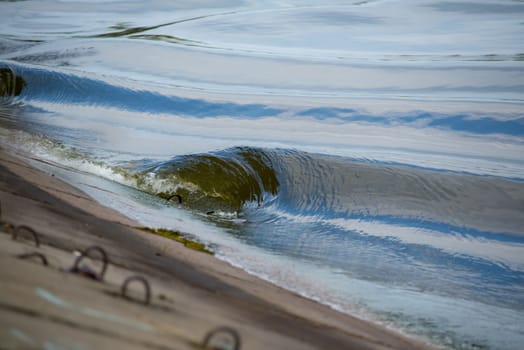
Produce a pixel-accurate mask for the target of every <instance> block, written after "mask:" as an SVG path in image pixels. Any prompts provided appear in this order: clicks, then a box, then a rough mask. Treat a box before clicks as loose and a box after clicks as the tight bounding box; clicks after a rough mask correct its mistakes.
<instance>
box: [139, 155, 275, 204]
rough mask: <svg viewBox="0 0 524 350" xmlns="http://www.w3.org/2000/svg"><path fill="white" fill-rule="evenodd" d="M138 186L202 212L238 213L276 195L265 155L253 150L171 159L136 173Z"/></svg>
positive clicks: (272, 169) (270, 166)
mask: <svg viewBox="0 0 524 350" xmlns="http://www.w3.org/2000/svg"><path fill="white" fill-rule="evenodd" d="M139 187H142V188H143V189H145V190H146V191H148V192H152V193H154V194H156V195H158V196H160V197H163V198H165V199H169V198H173V200H175V201H176V200H177V198H174V197H173V196H180V197H181V200H182V202H183V203H184V205H187V206H190V207H192V208H195V209H198V210H203V211H219V210H220V211H239V210H240V209H241V208H242V206H243V205H244V204H245V203H247V202H258V204H260V203H261V202H262V201H263V197H264V194H265V193H267V194H271V195H276V194H277V192H278V187H279V181H278V179H277V174H276V172H275V170H274V168H273V165H272V162H271V159H270V156H269V154H267V153H265V152H264V151H262V150H259V149H254V148H232V149H228V150H224V151H221V152H217V153H207V154H196V155H187V156H180V157H175V158H173V159H171V160H169V161H167V162H163V163H162V164H160V165H157V166H154V167H151V168H148V169H146V170H145V171H143V172H142V173H141V174H140V181H139Z"/></svg>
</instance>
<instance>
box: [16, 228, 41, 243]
mask: <svg viewBox="0 0 524 350" xmlns="http://www.w3.org/2000/svg"><path fill="white" fill-rule="evenodd" d="M22 230H25V231H27V232H29V233H30V234H31V235H32V236H33V239H34V240H35V245H36V246H37V247H40V240H39V239H38V235H37V234H36V232H35V230H33V229H32V228H31V227H29V226H25V225H21V226H18V227H16V228H15V229H14V230H13V232H12V233H11V238H12V239H13V240H16V238H17V237H18V234H19V233H20V231H22Z"/></svg>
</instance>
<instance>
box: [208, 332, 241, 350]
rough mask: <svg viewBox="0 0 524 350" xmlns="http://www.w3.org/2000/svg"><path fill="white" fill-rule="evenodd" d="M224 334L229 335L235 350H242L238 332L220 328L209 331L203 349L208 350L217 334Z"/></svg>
mask: <svg viewBox="0 0 524 350" xmlns="http://www.w3.org/2000/svg"><path fill="white" fill-rule="evenodd" d="M222 333H224V334H228V335H229V336H230V337H231V338H232V339H233V349H234V350H240V346H241V341H240V334H238V332H237V331H236V330H235V329H233V328H231V327H218V328H215V329H213V330H211V331H209V332H208V333H207V334H206V336H205V338H204V342H203V343H202V347H203V348H204V349H208V347H209V345H210V342H211V339H212V338H214V337H215V336H216V335H217V334H222ZM213 349H219V348H217V347H213Z"/></svg>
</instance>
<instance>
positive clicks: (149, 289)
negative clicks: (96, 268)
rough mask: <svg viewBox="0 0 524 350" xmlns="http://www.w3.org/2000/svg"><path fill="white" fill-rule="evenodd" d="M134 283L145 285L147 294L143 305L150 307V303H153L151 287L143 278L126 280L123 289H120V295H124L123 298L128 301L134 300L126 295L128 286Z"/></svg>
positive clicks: (133, 277)
mask: <svg viewBox="0 0 524 350" xmlns="http://www.w3.org/2000/svg"><path fill="white" fill-rule="evenodd" d="M132 281H139V282H142V284H143V285H144V291H145V293H146V295H145V298H144V300H143V303H144V305H149V303H150V302H151V287H150V286H149V282H148V281H147V280H146V279H145V278H144V277H142V276H131V277H128V278H126V279H125V281H124V283H122V288H121V289H120V294H121V295H122V297H124V298H126V299H132V298H130V297H128V296H127V295H126V293H127V286H128V285H129V283H131V282H132Z"/></svg>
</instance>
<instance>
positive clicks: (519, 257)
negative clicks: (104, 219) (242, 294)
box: [0, 0, 524, 349]
mask: <svg viewBox="0 0 524 350" xmlns="http://www.w3.org/2000/svg"><path fill="white" fill-rule="evenodd" d="M0 9H1V13H2V18H3V20H2V21H1V23H0V33H1V34H0V66H1V67H0V95H1V97H0V98H1V103H0V142H1V144H2V145H3V146H4V147H9V148H11V149H13V150H17V151H25V152H30V153H31V154H32V155H33V157H34V158H35V159H37V160H41V161H45V162H46V163H42V162H39V161H37V162H36V163H35V164H36V165H37V166H40V167H43V168H44V169H46V170H48V171H52V172H53V173H56V174H57V175H59V176H61V177H62V178H63V179H65V180H67V181H69V182H71V183H73V184H75V185H76V186H78V187H80V188H82V189H83V190H85V191H87V192H88V193H90V194H91V195H92V196H94V197H95V198H96V199H97V200H99V201H101V202H102V203H104V204H106V205H109V206H112V207H114V208H116V209H118V210H120V211H122V212H123V213H125V214H127V215H129V216H131V217H133V218H135V219H137V220H139V221H141V222H142V223H143V224H144V225H149V226H156V227H169V228H173V229H179V230H183V231H186V232H189V233H191V234H192V235H194V236H195V237H196V238H198V239H200V240H203V241H204V242H206V243H208V244H210V245H211V246H212V247H213V248H214V249H215V251H216V252H217V256H219V257H220V258H222V259H225V260H227V261H229V262H231V263H232V264H234V265H237V266H240V267H241V268H243V269H245V270H247V271H249V272H251V273H254V274H256V275H258V276H261V277H263V278H266V279H268V280H271V281H273V282H275V283H277V284H279V285H282V286H285V287H287V288H289V289H291V290H294V291H297V292H299V293H302V294H304V295H306V296H308V297H310V298H313V299H316V300H319V301H320V302H323V303H326V304H328V305H331V306H332V307H334V308H337V309H339V310H342V311H344V312H350V313H353V314H357V315H359V316H361V317H364V318H368V319H371V320H373V321H376V322H380V323H383V324H386V325H388V326H390V327H392V328H394V329H397V330H400V331H402V332H406V333H408V334H410V335H413V336H416V337H418V338H421V339H423V340H426V341H429V342H431V343H433V344H436V345H437V346H440V347H444V348H451V349H478V348H483V349H514V348H518V346H519V344H521V343H522V341H524V332H523V330H522V327H519V325H522V324H524V298H523V295H524V294H523V291H524V236H523V234H524V230H523V227H524V214H523V213H524V156H523V154H524V137H523V136H524V116H523V105H524V99H523V96H524V95H523V92H524V53H523V52H522V51H521V50H520V48H521V47H524V45H523V44H524V35H523V34H524V30H523V29H524V27H523V22H522V14H523V13H524V4H522V3H521V2H518V1H472V2H447V1H437V0H435V1H407V0H406V1H400V0H389V1H387V0H383V1H380V0H378V1H355V2H348V1H328V2H323V3H322V5H320V6H319V5H318V4H317V2H309V1H256V2H251V1H218V2H217V1H213V2H207V1H200V2H198V5H197V4H195V2H194V1H177V2H176V4H173V3H172V2H171V1H162V0H154V1H148V2H147V3H144V2H140V1H115V2H109V3H106V2H98V1H97V2H94V1H89V2H87V1H86V2H82V1H14V2H5V1H3V2H0ZM49 162H51V163H52V164H54V165H49ZM102 189H103V190H102ZM175 195H176V196H180V198H181V199H182V204H178V203H177V200H171V201H167V200H166V199H167V198H170V197H172V198H177V197H173V196H175Z"/></svg>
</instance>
